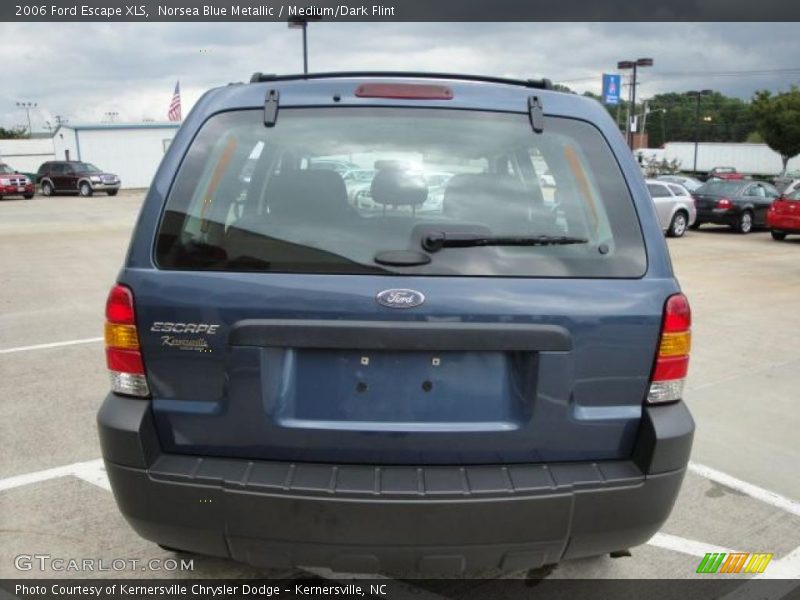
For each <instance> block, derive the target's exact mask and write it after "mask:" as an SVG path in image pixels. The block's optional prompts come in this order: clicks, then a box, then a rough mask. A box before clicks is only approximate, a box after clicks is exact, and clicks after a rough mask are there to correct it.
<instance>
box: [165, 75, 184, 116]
mask: <svg viewBox="0 0 800 600" xmlns="http://www.w3.org/2000/svg"><path fill="white" fill-rule="evenodd" d="M167 114H168V115H169V120H170V121H180V120H181V82H180V81H176V82H175V92H174V93H173V94H172V100H171V101H170V103H169V112H168V113H167Z"/></svg>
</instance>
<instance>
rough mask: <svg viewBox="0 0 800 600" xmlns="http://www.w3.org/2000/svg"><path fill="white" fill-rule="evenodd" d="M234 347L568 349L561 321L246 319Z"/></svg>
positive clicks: (235, 330) (234, 335)
mask: <svg viewBox="0 0 800 600" xmlns="http://www.w3.org/2000/svg"><path fill="white" fill-rule="evenodd" d="M228 342H229V344H230V345H231V346H262V347H273V348H275V347H277V348H321V349H326V348H327V349H352V350H416V351H423V352H424V351H436V350H454V351H477V352H481V351H483V352H492V351H495V352H506V351H528V352H568V351H570V350H572V337H571V336H570V333H569V331H568V330H567V329H566V328H564V327H561V326H559V325H538V324H513V323H430V322H417V321H413V322H398V321H340V320H298V319H247V320H243V321H239V322H237V323H235V324H234V325H233V327H232V328H231V331H230V335H229V338H228Z"/></svg>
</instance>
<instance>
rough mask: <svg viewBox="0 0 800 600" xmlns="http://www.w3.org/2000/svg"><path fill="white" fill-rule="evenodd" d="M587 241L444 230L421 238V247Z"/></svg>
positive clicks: (577, 242)
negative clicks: (448, 231) (447, 231)
mask: <svg viewBox="0 0 800 600" xmlns="http://www.w3.org/2000/svg"><path fill="white" fill-rule="evenodd" d="M588 243H589V240H587V239H584V238H577V237H570V236H566V235H481V234H476V233H446V232H444V231H433V232H431V233H429V234H427V235H425V236H424V237H423V238H422V247H423V248H424V249H425V250H427V251H428V252H438V251H439V250H441V249H442V248H474V247H476V246H567V245H570V244H588Z"/></svg>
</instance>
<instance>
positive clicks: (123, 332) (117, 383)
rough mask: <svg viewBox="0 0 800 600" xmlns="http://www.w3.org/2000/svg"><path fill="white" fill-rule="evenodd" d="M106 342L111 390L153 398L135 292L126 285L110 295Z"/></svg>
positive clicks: (107, 305)
mask: <svg viewBox="0 0 800 600" xmlns="http://www.w3.org/2000/svg"><path fill="white" fill-rule="evenodd" d="M105 339H106V364H107V365H108V370H109V372H110V375H111V389H112V390H113V391H114V392H116V393H118V394H126V395H128V396H139V397H146V396H149V395H150V388H149V386H148V385H147V378H146V377H145V371H144V362H143V361H142V353H141V350H140V347H139V336H138V333H137V331H136V312H135V310H134V303H133V292H131V290H130V289H128V288H127V287H125V286H124V285H115V286H114V287H113V288H111V292H110V293H109V294H108V300H107V301H106V327H105Z"/></svg>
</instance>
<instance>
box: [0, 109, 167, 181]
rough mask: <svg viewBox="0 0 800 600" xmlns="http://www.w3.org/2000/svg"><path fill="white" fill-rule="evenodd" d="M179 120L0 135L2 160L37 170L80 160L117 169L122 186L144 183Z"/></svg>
mask: <svg viewBox="0 0 800 600" xmlns="http://www.w3.org/2000/svg"><path fill="white" fill-rule="evenodd" d="M178 127H179V123H174V122H157V123H80V124H69V125H61V126H60V127H59V128H58V129H56V131H55V133H54V134H53V136H52V138H43V139H42V138H38V139H37V138H34V139H22V140H0V160H2V161H3V162H6V163H8V164H9V165H10V166H12V167H13V168H15V169H17V170H19V171H24V172H35V171H36V170H38V168H39V165H41V164H42V163H43V162H45V161H48V160H80V161H83V162H88V163H92V164H94V165H95V166H97V167H98V168H99V169H102V170H103V171H107V172H109V173H115V174H116V175H119V177H120V179H121V180H122V187H123V188H146V187H148V186H149V185H150V182H151V180H152V179H153V175H155V172H156V169H157V168H158V165H159V163H160V162H161V158H162V157H163V156H164V152H165V151H166V149H167V147H168V146H169V144H170V142H171V141H172V138H174V137H175V133H176V132H177V130H178Z"/></svg>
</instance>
